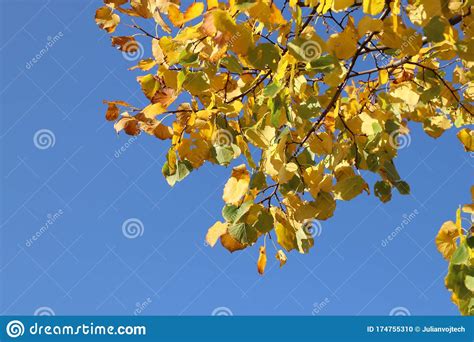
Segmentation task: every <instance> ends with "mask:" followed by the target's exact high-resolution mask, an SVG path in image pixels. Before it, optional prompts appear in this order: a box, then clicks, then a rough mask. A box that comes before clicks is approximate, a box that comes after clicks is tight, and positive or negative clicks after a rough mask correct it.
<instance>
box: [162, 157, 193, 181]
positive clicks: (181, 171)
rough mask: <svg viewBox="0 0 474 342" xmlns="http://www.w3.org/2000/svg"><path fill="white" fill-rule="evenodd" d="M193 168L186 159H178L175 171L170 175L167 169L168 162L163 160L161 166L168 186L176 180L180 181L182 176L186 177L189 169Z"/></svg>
mask: <svg viewBox="0 0 474 342" xmlns="http://www.w3.org/2000/svg"><path fill="white" fill-rule="evenodd" d="M192 170H193V166H192V165H191V163H190V162H188V161H187V160H185V161H181V160H180V161H178V166H177V168H176V173H174V174H172V175H170V173H169V172H170V171H169V165H168V162H165V164H164V165H163V168H162V172H163V175H164V176H165V178H166V181H167V182H168V184H169V185H170V186H174V185H175V184H176V182H180V181H182V180H183V179H184V178H186V177H187V176H188V175H189V174H190V173H191V171H192Z"/></svg>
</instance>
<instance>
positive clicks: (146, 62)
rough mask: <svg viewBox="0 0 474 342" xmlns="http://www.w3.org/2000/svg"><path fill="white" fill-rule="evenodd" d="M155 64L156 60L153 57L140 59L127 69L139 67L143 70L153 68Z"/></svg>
mask: <svg viewBox="0 0 474 342" xmlns="http://www.w3.org/2000/svg"><path fill="white" fill-rule="evenodd" d="M157 64H158V62H157V61H155V60H154V59H153V58H147V59H142V60H141V61H139V62H138V64H137V65H135V66H133V67H131V68H130V69H129V70H135V69H141V70H143V71H147V70H150V69H151V68H153V67H154V66H155V65H157Z"/></svg>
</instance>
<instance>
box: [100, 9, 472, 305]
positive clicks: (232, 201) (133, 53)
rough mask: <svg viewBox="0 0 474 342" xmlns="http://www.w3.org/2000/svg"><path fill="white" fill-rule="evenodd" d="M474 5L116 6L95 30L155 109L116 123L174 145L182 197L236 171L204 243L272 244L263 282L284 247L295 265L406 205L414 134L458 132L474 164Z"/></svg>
mask: <svg viewBox="0 0 474 342" xmlns="http://www.w3.org/2000/svg"><path fill="white" fill-rule="evenodd" d="M472 3H473V1H472V0H464V1H462V0H408V1H405V0H403V1H402V0H363V1H361V0H320V1H319V0H304V1H303V0H302V1H296V0H287V1H270V0H259V1H242V0H229V1H226V2H223V1H205V2H192V3H191V2H185V3H183V4H180V1H176V0H170V1H166V0H130V1H129V0H104V5H103V7H101V8H99V9H98V10H97V12H96V22H97V24H98V25H99V27H100V28H101V29H103V30H105V31H107V32H108V33H110V34H111V41H112V45H113V46H115V47H116V48H117V49H119V50H121V51H122V53H123V54H124V56H125V57H126V58H127V59H129V60H131V61H133V63H131V64H132V65H131V69H132V70H134V71H135V72H138V73H139V76H137V82H138V86H139V87H141V90H142V92H143V94H144V96H146V98H147V99H148V104H147V105H146V106H145V107H143V108H142V107H141V106H139V107H137V104H129V103H126V102H124V101H118V100H116V101H106V104H107V106H108V108H107V112H106V118H107V120H110V121H115V125H114V127H115V130H116V131H117V132H122V131H124V132H125V133H126V134H129V135H138V134H140V133H141V132H144V133H146V134H149V135H151V136H154V137H156V138H158V139H160V140H165V141H166V142H167V144H166V146H167V149H168V152H167V158H166V159H167V161H166V162H165V164H164V165H163V169H162V171H163V175H164V177H165V178H166V180H167V181H168V183H169V184H170V185H172V186H173V185H174V184H175V183H176V182H179V181H181V180H183V179H184V178H185V177H187V176H188V175H190V174H191V173H192V171H193V170H196V169H198V168H200V167H201V166H202V165H203V164H204V163H206V162H210V163H214V164H219V165H222V166H225V167H227V166H229V165H230V164H232V165H233V166H234V165H235V167H233V168H232V170H231V171H230V178H229V180H228V181H227V184H226V185H225V188H224V190H223V200H224V202H225V204H224V207H223V209H222V217H223V218H222V220H221V221H219V222H216V223H215V224H214V225H213V226H212V227H211V228H210V229H209V231H208V233H207V237H206V240H207V242H208V244H209V245H211V246H214V245H215V244H216V243H217V242H218V241H220V243H221V244H222V245H223V246H224V247H225V248H227V249H228V250H229V251H231V252H233V251H237V250H240V249H244V248H247V247H249V246H252V245H254V244H258V245H259V246H260V249H259V258H258V271H259V272H260V273H263V272H264V270H265V265H266V260H267V252H268V250H269V249H270V248H272V249H273V248H275V250H274V252H271V253H272V255H275V256H276V258H277V259H278V260H279V261H280V265H281V266H283V265H284V264H285V262H286V260H287V255H286V254H285V252H290V251H293V250H296V251H298V252H300V253H307V252H308V251H309V250H310V249H311V247H312V246H313V245H314V237H315V234H314V230H315V229H317V222H318V221H317V220H327V219H329V218H330V217H332V216H333V214H334V211H335V208H336V205H337V202H338V201H349V200H351V199H353V198H355V197H357V196H359V195H361V194H362V193H367V194H373V195H375V196H377V197H378V198H379V199H380V201H382V202H387V201H390V199H391V198H392V194H393V193H394V192H398V193H400V194H402V195H405V194H408V193H409V192H410V187H409V185H408V184H407V183H406V182H405V181H404V180H403V175H400V174H399V173H398V171H397V168H396V162H395V161H394V159H395V157H396V156H397V154H398V152H402V151H401V148H400V147H404V144H406V141H407V139H409V138H410V129H409V127H412V125H417V124H419V125H421V126H422V127H423V129H424V131H425V132H426V134H428V135H429V136H431V137H433V138H438V137H440V136H441V135H442V134H443V133H444V132H445V131H446V130H448V129H454V130H456V132H457V137H458V139H459V144H460V145H459V148H464V149H465V150H466V151H467V152H471V153H472V152H473V151H474V131H472V130H471V128H469V127H470V125H472V124H473V123H474V121H473V113H474V106H473V99H474V81H473V79H474V24H473V23H474V14H472ZM111 96H113V94H111ZM471 127H472V126H471ZM369 173H373V174H376V175H377V177H378V180H377V181H376V182H375V184H368V183H367V181H366V180H365V178H364V177H365V175H367V174H369ZM468 185H469V184H466V191H468V188H467V187H468ZM471 191H472V192H474V189H471ZM473 196H474V193H473ZM473 209H474V208H473V205H472V204H471V205H465V206H464V207H463V208H462V210H463V211H464V212H465V213H468V214H472V213H473ZM454 211H455V208H453V212H454ZM461 215H462V214H461V209H459V210H458V212H457V218H456V220H455V221H456V222H451V221H448V222H446V223H445V224H444V225H443V226H442V228H441V230H440V233H439V235H438V237H437V239H436V242H437V245H438V249H439V250H440V252H441V253H442V254H443V256H444V257H445V258H446V259H447V260H448V261H449V262H450V266H449V274H448V277H447V278H446V285H447V287H448V288H449V289H450V290H451V291H452V292H453V301H454V302H455V303H456V304H457V305H458V306H459V307H460V310H461V312H462V313H463V314H474V299H473V298H474V296H473V294H474V252H473V250H474V249H473V247H474V238H472V237H471V233H470V232H469V229H470V227H464V228H463V227H462V225H461V221H462V220H461ZM453 216H454V215H453ZM269 241H271V242H269ZM272 257H273V256H272Z"/></svg>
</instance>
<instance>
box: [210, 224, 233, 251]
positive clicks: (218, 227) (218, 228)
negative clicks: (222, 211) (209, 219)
mask: <svg viewBox="0 0 474 342" xmlns="http://www.w3.org/2000/svg"><path fill="white" fill-rule="evenodd" d="M227 227H228V224H227V223H222V222H220V221H217V222H216V223H214V225H213V226H212V227H211V228H209V230H208V231H207V234H206V242H207V244H208V245H209V246H211V247H214V246H215V244H216V242H217V240H218V239H219V238H220V237H221V236H222V235H224V234H225V233H227Z"/></svg>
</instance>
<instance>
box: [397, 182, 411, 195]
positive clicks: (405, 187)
mask: <svg viewBox="0 0 474 342" xmlns="http://www.w3.org/2000/svg"><path fill="white" fill-rule="evenodd" d="M395 187H396V188H397V190H398V192H399V193H400V195H409V194H410V185H409V184H408V183H407V182H405V181H399V182H396V183H395Z"/></svg>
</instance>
